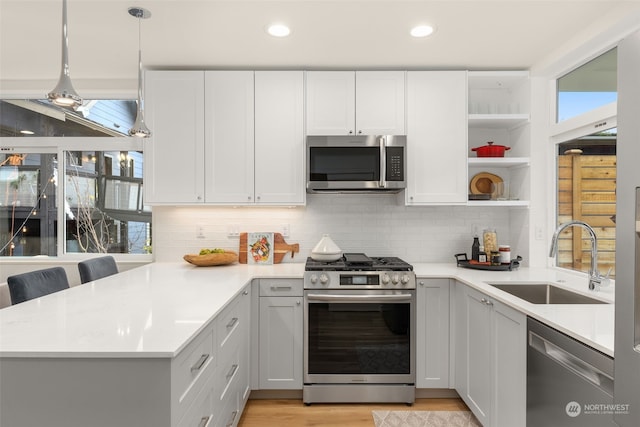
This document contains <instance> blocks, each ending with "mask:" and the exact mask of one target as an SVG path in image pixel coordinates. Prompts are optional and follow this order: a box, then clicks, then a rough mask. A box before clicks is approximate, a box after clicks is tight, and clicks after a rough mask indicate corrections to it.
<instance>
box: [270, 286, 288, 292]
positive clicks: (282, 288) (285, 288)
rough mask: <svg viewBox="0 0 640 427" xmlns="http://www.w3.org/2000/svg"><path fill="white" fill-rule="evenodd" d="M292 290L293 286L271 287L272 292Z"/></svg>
mask: <svg viewBox="0 0 640 427" xmlns="http://www.w3.org/2000/svg"><path fill="white" fill-rule="evenodd" d="M291 289H293V288H292V287H291V286H275V285H271V290H272V291H290V290H291Z"/></svg>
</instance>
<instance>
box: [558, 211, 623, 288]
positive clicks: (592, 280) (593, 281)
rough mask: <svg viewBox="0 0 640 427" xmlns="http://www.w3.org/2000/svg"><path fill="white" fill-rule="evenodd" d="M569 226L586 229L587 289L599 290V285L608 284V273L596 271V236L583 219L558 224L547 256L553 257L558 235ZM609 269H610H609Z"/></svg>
mask: <svg viewBox="0 0 640 427" xmlns="http://www.w3.org/2000/svg"><path fill="white" fill-rule="evenodd" d="M571 226H579V227H582V228H584V229H585V230H587V232H589V237H590V238H591V265H590V266H589V289H590V290H592V291H594V290H595V291H599V290H600V287H601V286H608V285H609V273H607V275H606V276H603V275H601V274H600V272H599V271H598V238H597V237H596V232H595V231H594V230H593V228H592V227H591V226H590V225H589V224H587V223H586V222H583V221H578V220H573V221H569V222H565V223H564V224H560V225H559V226H558V228H557V229H556V231H555V233H553V238H552V239H551V249H550V250H549V257H553V256H555V254H556V250H557V249H558V236H559V235H560V233H562V231H563V230H564V229H565V228H568V227H571ZM609 271H611V270H609Z"/></svg>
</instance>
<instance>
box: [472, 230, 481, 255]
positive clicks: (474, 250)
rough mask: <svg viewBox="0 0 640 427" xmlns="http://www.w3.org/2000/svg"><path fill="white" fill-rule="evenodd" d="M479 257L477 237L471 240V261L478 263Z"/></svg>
mask: <svg viewBox="0 0 640 427" xmlns="http://www.w3.org/2000/svg"><path fill="white" fill-rule="evenodd" d="M479 256H480V240H478V236H475V237H474V238H473V244H472V245H471V259H472V260H474V261H478V260H479Z"/></svg>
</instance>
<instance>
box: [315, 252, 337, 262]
mask: <svg viewBox="0 0 640 427" xmlns="http://www.w3.org/2000/svg"><path fill="white" fill-rule="evenodd" d="M341 257H342V252H336V253H326V252H311V258H313V259H314V260H316V261H320V262H332V261H337V260H339V259H340V258H341Z"/></svg>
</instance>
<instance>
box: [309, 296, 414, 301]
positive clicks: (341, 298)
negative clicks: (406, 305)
mask: <svg viewBox="0 0 640 427" xmlns="http://www.w3.org/2000/svg"><path fill="white" fill-rule="evenodd" d="M307 300H308V301H348V302H401V301H407V302H411V301H412V300H413V295H411V294H396V295H336V294H307Z"/></svg>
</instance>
